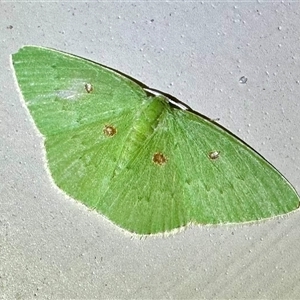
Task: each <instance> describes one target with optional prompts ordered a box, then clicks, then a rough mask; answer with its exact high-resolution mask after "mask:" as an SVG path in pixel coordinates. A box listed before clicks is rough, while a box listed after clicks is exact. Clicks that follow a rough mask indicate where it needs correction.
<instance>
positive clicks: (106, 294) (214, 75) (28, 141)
mask: <svg viewBox="0 0 300 300" xmlns="http://www.w3.org/2000/svg"><path fill="white" fill-rule="evenodd" d="M299 8H300V5H299V3H279V2H278V3H249V2H247V3H240V4H235V3H209V2H205V3H203V4H201V3H195V2H185V3H184V2H173V3H172V2H168V3H157V2H150V3H146V2H128V3H124V2H123V3H118V2H115V3H110V2H108V3H105V2H102V3H95V2H89V3H80V2H78V3H71V2H65V3H61V4H58V3H30V2H29V3H21V2H15V3H8V2H7V3H2V4H1V12H0V16H1V17H0V28H1V31H0V37H1V38H0V46H1V54H0V63H1V66H2V68H1V72H0V81H1V84H0V91H1V94H0V95H1V96H0V133H1V142H0V290H1V293H0V299H34V298H36V299H74V298H77V299H100V298H110V299H112V298H121V299H132V298H136V299H142V298H143V299H146V298H148V299H149V298H152V299H158V298H161V299H162V298H164V299H166V298H174V299H188V298H189V299H200V298H204V299H246V298H247V299H250V298H252V299H254V298H265V299H266V298H268V299H288V298H289V299H297V298H298V297H299V294H300V286H299V279H300V275H299V274H300V273H299V269H300V263H299V259H298V256H299V255H298V253H299V251H298V249H299V246H300V233H299V222H300V214H299V211H296V212H294V213H292V214H289V215H286V216H285V217H281V218H275V219H273V220H269V221H264V222H259V223H255V224H252V225H231V226H214V227H209V226H206V227H200V226H199V227H191V228H188V229H187V230H186V231H184V232H181V233H178V234H176V235H173V236H170V237H163V238H162V237H148V238H142V239H138V238H136V237H131V236H130V235H129V234H128V233H124V232H123V231H122V230H120V229H119V228H117V227H116V226H114V225H113V224H111V223H110V222H108V221H107V220H106V219H104V218H103V217H101V216H100V215H98V214H97V213H95V212H92V211H90V210H88V209H87V208H85V207H84V206H83V205H80V204H79V203H77V202H76V201H74V200H72V199H69V198H67V197H65V196H64V194H62V193H61V192H60V191H59V190H58V189H57V188H56V187H55V186H53V185H52V183H51V182H52V181H51V180H50V179H49V177H48V173H47V172H46V170H45V166H44V157H43V156H44V151H43V148H42V144H41V143H42V139H41V137H40V135H39V134H38V133H37V131H36V130H35V128H34V126H33V123H32V121H31V119H30V116H29V115H28V113H27V111H26V109H25V108H24V107H23V106H22V104H21V101H20V95H19V94H18V90H17V88H16V85H15V82H14V77H13V71H12V68H11V64H10V54H11V53H14V52H16V51H17V50H18V49H19V48H20V47H21V46H22V45H26V44H31V45H41V46H46V47H52V48H56V49H59V50H63V51H66V52H69V53H73V54H76V55H79V56H82V57H85V58H89V59H91V60H94V61H97V62H100V63H103V64H105V65H108V66H111V67H113V68H115V69H118V70H120V71H122V72H124V73H126V74H128V75H130V76H132V77H135V78H136V79H138V80H140V81H142V82H144V83H145V84H147V85H148V86H150V87H153V88H155V89H159V90H162V91H164V92H167V93H170V94H172V95H174V96H175V97H177V98H179V99H180V100H181V101H183V102H185V103H187V104H188V105H189V106H191V107H192V108H194V109H195V110H197V111H199V112H201V113H202V114H204V115H207V116H209V117H210V118H213V119H218V120H219V123H220V124H222V125H223V126H225V127H227V128H228V129H229V130H231V131H232V132H233V133H235V134H236V135H238V136H239V137H240V138H242V139H243V140H244V141H246V142H247V143H248V144H250V145H251V146H252V147H253V148H255V149H256V150H257V151H258V152H260V153H261V154H262V155H263V156H264V157H265V158H267V159H268V160H269V161H270V162H271V163H272V164H273V165H274V166H275V167H276V168H278V169H279V170H280V171H281V172H282V173H283V174H284V175H285V176H286V177H287V178H288V179H289V181H290V182H291V183H292V184H293V185H294V186H295V188H296V189H297V191H298V192H300V183H299V182H300V172H299V171H300V168H299V166H300V138H299V129H298V124H299V111H300V104H299V94H300V93H299V92H300V84H299V80H300V68H299V64H300V61H299V49H300V40H299V34H298V30H297V28H299V25H300V24H299V15H298V13H297V11H298V12H299ZM242 76H245V77H247V79H248V80H247V82H246V83H245V84H242V83H240V82H239V79H240V78H241V77H242Z"/></svg>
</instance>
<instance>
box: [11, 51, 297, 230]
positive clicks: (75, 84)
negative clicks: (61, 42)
mask: <svg viewBox="0 0 300 300" xmlns="http://www.w3.org/2000/svg"><path fill="white" fill-rule="evenodd" d="M12 60H13V66H14V69H15V73H16V78H17V81H18V84H19V87H20V90H21V92H22V95H23V97H24V100H25V103H26V105H27V107H28V109H29V111H30V114H31V116H32V118H33V120H34V122H35V124H36V126H37V128H38V129H39V131H40V132H41V133H42V135H43V136H44V138H45V139H44V143H45V149H46V156H47V163H48V167H49V169H50V173H51V175H52V177H53V180H54V182H55V183H56V184H57V186H58V187H59V188H60V189H62V190H63V191H64V192H65V193H67V194H68V195H70V196H71V197H73V198H74V199H77V200H78V201H80V202H82V203H84V204H85V205H86V206H88V207H89V208H92V209H95V210H97V211H98V212H100V213H101V214H103V215H104V216H106V217H107V218H108V219H109V220H111V221H112V222H113V223H115V224H116V225H118V226H120V227H121V228H123V229H126V230H128V231H130V232H134V233H137V234H154V233H163V232H169V231H171V230H174V229H178V228H181V227H184V226H186V225H188V224H190V223H192V224H221V223H222V224H223V223H238V222H247V221H253V220H260V219H263V218H269V217H273V216H277V215H280V214H284V213H287V212H290V211H292V210H295V209H297V208H298V207H299V196H298V195H297V193H296V191H295V189H294V188H293V187H292V186H291V185H290V184H289V182H288V181H287V180H286V179H285V178H284V177H283V175H281V174H280V173H279V172H278V171H277V170H276V169H275V168H274V167H273V166H272V165H271V164H270V163H268V162H267V161H266V160H265V159H264V158H263V157H261V156H260V155H259V154H257V153H256V152H255V151H254V150H252V149H251V148H250V147H249V146H247V145H246V144H245V143H243V142H242V141H241V140H239V139H238V138H237V137H235V136H234V135H233V134H231V133H229V132H228V131H227V130H225V129H224V128H222V127H221V126H219V125H218V124H216V123H215V122H213V121H211V120H209V119H208V118H206V117H203V116H201V115H199V114H197V113H196V112H194V111H192V110H191V109H189V108H187V109H182V108H180V107H178V106H177V105H176V103H174V101H171V100H170V97H167V95H166V94H164V93H158V92H157V91H155V90H151V89H149V88H147V87H146V86H145V85H143V84H141V83H138V82H137V81H135V80H133V79H131V78H129V77H128V76H125V75H124V74H121V73H120V72H117V71H115V70H112V69H110V68H108V67H105V66H102V65H99V64H96V63H94V62H91V61H88V60H85V59H83V58H79V57H76V56H73V55H70V54H66V53H63V52H59V51H56V50H52V49H47V48H42V47H34V46H25V47H23V48H21V49H20V50H19V51H18V52H17V53H16V54H13V55H12ZM171 99H172V98H171ZM173 100H174V99H173Z"/></svg>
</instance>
